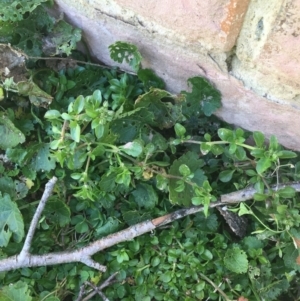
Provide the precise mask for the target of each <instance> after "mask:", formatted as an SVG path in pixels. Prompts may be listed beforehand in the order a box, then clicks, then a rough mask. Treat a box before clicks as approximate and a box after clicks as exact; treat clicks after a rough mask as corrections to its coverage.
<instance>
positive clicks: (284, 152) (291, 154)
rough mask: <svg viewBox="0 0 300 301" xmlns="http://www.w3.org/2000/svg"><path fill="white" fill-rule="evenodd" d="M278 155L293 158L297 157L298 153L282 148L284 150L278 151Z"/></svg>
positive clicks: (282, 157)
mask: <svg viewBox="0 0 300 301" xmlns="http://www.w3.org/2000/svg"><path fill="white" fill-rule="evenodd" d="M277 157H278V158H279V159H291V158H296V157H297V154H296V153H295V152H292V151H288V150H282V151H279V152H277Z"/></svg>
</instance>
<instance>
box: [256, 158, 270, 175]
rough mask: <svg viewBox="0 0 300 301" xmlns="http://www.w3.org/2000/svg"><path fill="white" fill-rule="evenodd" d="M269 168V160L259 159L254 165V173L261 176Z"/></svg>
mask: <svg viewBox="0 0 300 301" xmlns="http://www.w3.org/2000/svg"><path fill="white" fill-rule="evenodd" d="M271 166H272V162H271V160H270V159H269V158H261V159H259V160H258V162H257V163H256V171H257V173H259V174H262V173H263V172H265V171H266V170H267V169H268V168H270V167H271Z"/></svg>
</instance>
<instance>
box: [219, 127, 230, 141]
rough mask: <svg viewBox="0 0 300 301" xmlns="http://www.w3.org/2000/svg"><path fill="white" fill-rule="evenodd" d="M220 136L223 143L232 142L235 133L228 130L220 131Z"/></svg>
mask: <svg viewBox="0 0 300 301" xmlns="http://www.w3.org/2000/svg"><path fill="white" fill-rule="evenodd" d="M218 136H219V137H220V139H221V140H223V141H229V142H230V140H231V141H232V140H233V138H234V135H233V132H232V131H231V130H228V129H223V128H222V129H218Z"/></svg>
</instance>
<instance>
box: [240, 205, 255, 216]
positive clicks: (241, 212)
mask: <svg viewBox="0 0 300 301" xmlns="http://www.w3.org/2000/svg"><path fill="white" fill-rule="evenodd" d="M244 214H252V212H251V211H250V210H249V209H248V208H247V207H246V206H245V204H243V203H240V209H239V216H242V215H244Z"/></svg>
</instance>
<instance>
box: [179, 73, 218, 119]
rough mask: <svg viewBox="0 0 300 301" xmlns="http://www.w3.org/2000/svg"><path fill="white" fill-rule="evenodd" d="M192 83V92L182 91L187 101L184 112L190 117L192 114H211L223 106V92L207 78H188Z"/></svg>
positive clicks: (183, 107) (183, 108) (197, 115)
mask: <svg viewBox="0 0 300 301" xmlns="http://www.w3.org/2000/svg"><path fill="white" fill-rule="evenodd" d="M188 83H190V84H192V92H191V93H188V92H186V91H182V92H181V94H183V95H184V96H185V97H186V102H185V103H184V104H183V106H182V112H183V114H184V116H186V117H187V118H188V119H189V118H190V117H192V116H195V117H199V116H200V115H203V114H204V115H205V116H211V115H212V114H213V113H214V112H215V111H216V110H217V109H218V108H220V107H221V93H220V92H219V91H218V90H217V89H216V88H215V87H214V86H213V85H212V84H211V83H210V82H209V81H208V80H207V79H205V78H202V77H199V76H196V77H192V78H189V79H188Z"/></svg>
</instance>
